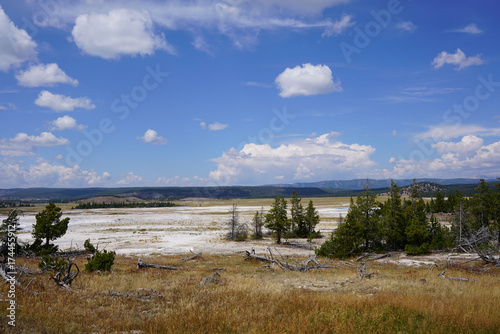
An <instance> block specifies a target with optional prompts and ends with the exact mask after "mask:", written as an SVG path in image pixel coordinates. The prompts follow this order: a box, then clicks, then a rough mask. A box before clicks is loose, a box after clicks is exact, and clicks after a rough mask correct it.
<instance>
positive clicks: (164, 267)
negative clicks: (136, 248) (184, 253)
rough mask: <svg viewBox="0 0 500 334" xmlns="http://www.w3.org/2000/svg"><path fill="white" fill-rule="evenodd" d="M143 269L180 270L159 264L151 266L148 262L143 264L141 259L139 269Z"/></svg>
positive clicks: (138, 263)
mask: <svg viewBox="0 0 500 334" xmlns="http://www.w3.org/2000/svg"><path fill="white" fill-rule="evenodd" d="M142 268H155V269H167V270H178V269H181V268H180V267H170V266H162V265H159V264H149V263H147V262H142V260H141V258H139V259H138V260H137V269H142Z"/></svg>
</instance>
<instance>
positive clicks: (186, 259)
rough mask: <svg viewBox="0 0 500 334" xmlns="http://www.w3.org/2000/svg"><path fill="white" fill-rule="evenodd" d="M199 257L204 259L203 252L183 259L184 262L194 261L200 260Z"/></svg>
mask: <svg viewBox="0 0 500 334" xmlns="http://www.w3.org/2000/svg"><path fill="white" fill-rule="evenodd" d="M191 253H193V252H191ZM199 257H201V258H203V256H201V252H199V253H196V254H195V253H193V255H191V256H188V257H185V258H183V259H182V261H189V260H194V259H196V258H199Z"/></svg>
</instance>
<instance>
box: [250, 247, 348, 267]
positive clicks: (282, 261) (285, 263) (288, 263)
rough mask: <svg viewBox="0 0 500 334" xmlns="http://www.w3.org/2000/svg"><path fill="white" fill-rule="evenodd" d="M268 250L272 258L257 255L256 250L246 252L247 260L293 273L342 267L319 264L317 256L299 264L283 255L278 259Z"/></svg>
mask: <svg viewBox="0 0 500 334" xmlns="http://www.w3.org/2000/svg"><path fill="white" fill-rule="evenodd" d="M267 249H268V251H269V255H270V257H267V256H261V255H256V254H255V250H253V249H252V251H245V260H249V259H255V260H258V261H262V262H269V263H270V266H269V267H272V265H273V264H276V265H278V266H279V267H280V268H281V269H286V270H293V271H308V270H311V269H340V267H339V266H336V265H328V264H326V263H320V262H318V260H317V259H316V257H315V256H311V257H309V258H308V259H307V260H306V261H304V262H298V261H297V260H295V259H290V258H289V257H288V256H287V257H283V256H281V255H280V258H279V259H278V258H275V257H274V256H273V253H272V251H271V248H270V247H268V248H267Z"/></svg>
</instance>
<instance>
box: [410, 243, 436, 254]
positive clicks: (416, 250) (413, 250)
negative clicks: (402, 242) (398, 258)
mask: <svg viewBox="0 0 500 334" xmlns="http://www.w3.org/2000/svg"><path fill="white" fill-rule="evenodd" d="M405 251H406V254H408V255H424V254H429V253H430V251H431V246H430V245H429V244H428V243H423V244H422V245H420V246H415V245H406V246H405Z"/></svg>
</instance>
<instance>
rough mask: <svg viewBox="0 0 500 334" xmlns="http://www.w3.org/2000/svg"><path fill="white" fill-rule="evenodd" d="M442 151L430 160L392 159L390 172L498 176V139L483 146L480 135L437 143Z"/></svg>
mask: <svg viewBox="0 0 500 334" xmlns="http://www.w3.org/2000/svg"><path fill="white" fill-rule="evenodd" d="M435 147H436V149H437V150H439V153H440V154H441V155H440V156H438V157H437V158H434V159H432V158H429V159H420V157H419V159H395V158H391V160H390V161H389V162H390V163H391V164H393V165H394V166H393V169H392V171H390V175H391V176H392V177H395V178H405V177H437V178H453V177H463V176H464V175H467V176H468V177H491V178H495V177H498V166H499V165H500V141H497V142H493V143H491V144H489V145H484V144H483V143H482V139H481V138H477V137H474V136H464V137H463V138H461V140H460V141H459V142H457V143H444V142H443V143H437V144H436V146H435Z"/></svg>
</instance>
